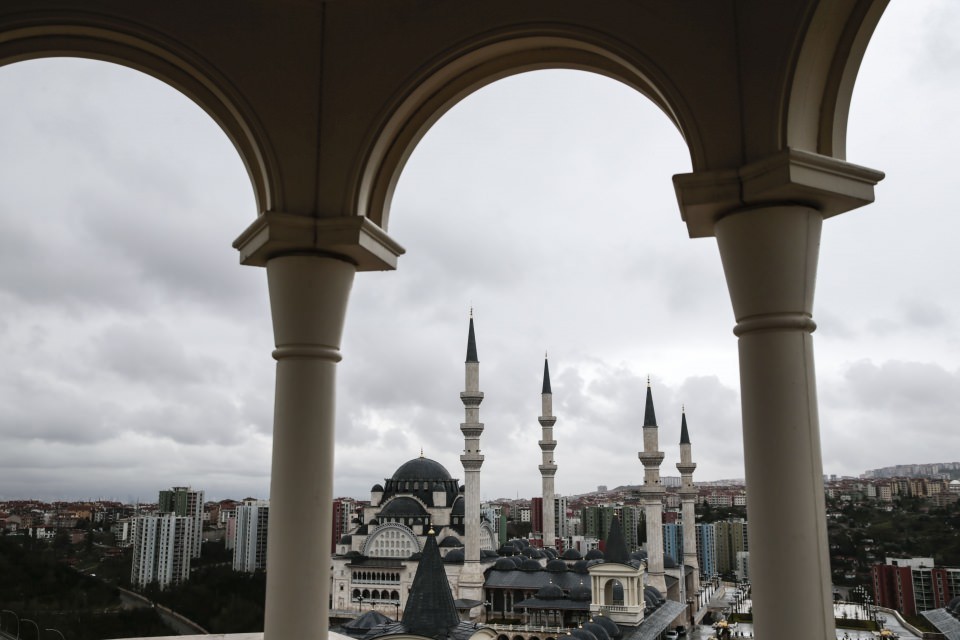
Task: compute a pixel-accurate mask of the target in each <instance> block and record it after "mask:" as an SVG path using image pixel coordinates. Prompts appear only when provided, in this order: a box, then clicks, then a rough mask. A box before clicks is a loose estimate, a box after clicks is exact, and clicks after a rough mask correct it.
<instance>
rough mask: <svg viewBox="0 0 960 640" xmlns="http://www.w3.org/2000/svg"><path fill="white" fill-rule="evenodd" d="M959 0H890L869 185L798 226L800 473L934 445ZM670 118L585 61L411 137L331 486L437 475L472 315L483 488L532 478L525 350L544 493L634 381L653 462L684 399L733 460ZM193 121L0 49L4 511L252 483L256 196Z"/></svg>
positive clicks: (266, 334) (452, 463)
mask: <svg viewBox="0 0 960 640" xmlns="http://www.w3.org/2000/svg"><path fill="white" fill-rule="evenodd" d="M958 32H960V5H958V4H957V3H956V2H955V1H954V0H940V1H924V2H919V1H914V0H911V1H910V2H898V3H892V4H891V6H890V8H889V9H888V10H887V14H886V15H885V16H884V18H883V19H882V21H881V23H880V26H879V28H878V30H877V33H876V36H875V37H874V39H873V42H872V43H871V45H870V48H869V50H868V51H867V55H866V59H865V61H864V64H863V67H862V70H861V73H860V78H859V81H858V84H857V89H856V92H855V94H854V99H853V106H852V111H851V116H850V128H849V136H848V151H847V157H848V159H849V160H850V161H851V162H854V163H857V164H862V165H866V166H868V167H871V168H876V169H880V170H882V171H885V172H886V174H887V178H886V179H885V180H884V181H883V182H881V183H880V185H879V186H878V187H877V191H876V194H877V202H876V203H875V204H873V205H871V206H869V207H866V208H863V209H860V210H856V211H853V212H850V213H847V214H844V215H842V216H840V217H837V218H833V219H831V220H829V221H828V222H827V223H826V224H825V226H824V233H823V244H822V250H821V255H820V270H819V273H820V277H819V280H818V288H817V296H816V305H815V309H814V318H815V320H816V321H817V323H818V325H819V328H818V330H817V331H816V333H815V334H814V343H815V349H816V358H817V377H818V389H819V394H820V419H821V431H822V443H823V459H824V470H825V471H826V472H827V473H835V474H849V475H858V474H860V473H862V472H863V471H864V470H866V469H870V468H876V467H880V466H886V465H893V464H898V463H914V462H945V461H953V460H960V429H958V428H957V421H958V417H960V357H958V356H960V339H958V335H960V332H958V326H960V295H958V294H960V285H958V280H960V275H958V274H960V251H958V249H957V240H956V238H957V235H958V232H960V220H958V217H957V214H958V213H960V211H958V207H957V205H956V198H955V196H954V191H955V182H956V177H955V174H956V171H957V169H956V152H955V150H956V149H958V148H960V127H958V126H957V124H956V123H957V119H958V115H960V113H958V110H957V105H958V104H960V41H958V40H957V38H956V33H958ZM689 170H690V161H689V157H688V155H687V152H686V150H685V147H684V145H683V142H682V140H681V138H680V135H679V134H678V133H677V131H676V130H675V129H674V128H673V127H672V125H671V124H670V123H669V122H668V120H667V118H666V117H665V116H664V115H663V114H661V113H660V112H659V111H658V110H657V109H656V108H655V107H654V106H653V105H652V104H651V103H649V101H647V100H646V99H645V98H644V97H642V96H640V95H639V94H637V93H635V92H633V91H632V90H631V89H629V88H627V87H625V86H623V85H620V84H618V83H616V82H614V81H612V80H609V79H606V78H602V77H599V76H594V75H590V74H586V73H580V72H570V71H544V72H537V73H532V74H524V75H522V76H516V77H513V78H508V79H505V80H502V81H500V82H497V83H495V84H494V85H491V86H489V87H487V88H485V89H482V90H480V91H478V92H477V93H475V94H473V95H471V96H469V97H467V98H466V99H465V100H464V101H463V102H461V103H460V104H458V105H457V106H456V107H454V108H453V109H452V110H451V111H450V112H449V113H448V114H447V115H446V116H444V117H443V118H442V119H441V120H440V121H439V122H438V123H437V124H436V125H435V126H434V127H433V129H431V131H430V132H429V133H428V134H427V136H426V137H425V138H424V140H423V141H422V142H421V143H420V145H419V146H418V147H417V149H416V151H415V152H414V154H413V156H412V158H411V159H410V162H409V163H408V165H407V167H406V169H405V171H404V173H403V176H402V178H401V180H400V184H399V186H398V189H397V193H396V197H395V200H394V204H393V209H392V214H391V222H390V229H389V232H390V234H391V235H392V236H393V237H394V238H395V239H396V240H397V241H399V242H400V243H401V244H402V245H403V246H404V247H405V248H406V249H407V254H406V255H405V256H403V257H402V258H401V259H400V266H399V269H398V270H397V271H395V272H389V273H363V274H359V275H358V276H357V279H356V282H355V285H354V290H353V294H352V298H351V303H350V310H349V315H348V322H347V330H346V335H345V338H344V346H343V352H344V360H343V362H342V364H341V365H340V372H339V375H340V389H339V397H338V405H339V406H338V419H339V420H338V422H339V424H338V429H337V462H336V464H337V469H336V482H335V492H336V494H337V495H348V496H354V497H359V498H366V497H369V493H368V492H369V489H370V487H371V486H372V485H373V484H374V483H376V482H382V481H383V479H384V478H385V477H388V476H390V475H391V474H392V473H393V471H394V470H395V469H396V468H397V467H398V466H400V465H401V464H402V463H403V462H405V461H406V460H408V459H410V458H413V457H416V456H418V455H419V454H420V450H421V448H422V449H423V451H424V455H426V456H427V457H430V458H433V459H436V460H438V461H440V462H441V463H443V464H444V465H445V466H446V467H447V469H449V471H450V472H451V474H452V475H453V476H454V477H459V478H462V477H463V470H462V467H461V466H460V463H459V457H458V456H459V454H460V453H461V450H462V448H463V438H462V435H461V433H460V430H459V424H460V422H461V421H462V420H463V407H462V404H461V403H460V400H459V392H460V391H461V390H462V389H463V360H464V355H465V348H466V334H467V318H468V311H469V309H470V307H471V306H473V308H474V313H475V321H476V330H477V342H478V350H479V356H480V380H481V385H480V386H481V390H482V391H484V392H485V394H486V396H485V400H484V402H483V405H482V406H481V420H482V421H483V422H484V423H485V425H486V430H485V431H484V433H483V436H482V438H481V449H482V451H483V453H484V454H485V456H486V461H485V462H484V466H483V470H482V475H481V486H482V488H481V495H482V496H483V497H484V498H489V499H494V498H498V497H516V496H520V497H530V496H533V495H537V494H538V493H539V491H540V476H539V472H538V470H537V465H538V464H539V462H540V450H539V448H538V446H537V440H538V439H539V438H540V435H541V432H540V426H539V424H538V423H537V416H538V415H539V413H540V396H539V392H540V384H541V372H542V368H543V354H544V352H545V351H549V354H550V366H551V372H552V381H553V391H554V413H555V414H556V415H557V417H558V422H557V425H556V428H555V438H556V440H557V441H558V446H557V450H556V456H555V457H556V462H557V464H558V466H559V470H558V472H557V479H556V486H557V490H558V492H560V493H563V494H568V495H572V494H576V493H583V492H587V491H591V490H594V489H596V487H597V485H600V484H605V485H608V486H610V487H614V486H617V485H621V484H627V483H639V482H640V481H641V480H642V475H643V472H642V466H641V465H640V463H639V461H638V459H637V451H638V450H639V449H640V448H641V446H642V445H641V433H640V426H641V424H642V417H643V416H642V408H643V394H644V388H645V385H646V377H647V376H648V375H649V376H651V379H652V383H653V394H654V400H655V403H656V411H657V418H658V422H659V425H660V449H661V450H662V451H664V452H665V453H666V458H665V460H664V465H663V467H662V470H661V472H662V473H663V474H664V475H677V472H676V468H675V464H676V462H677V461H678V460H679V451H678V445H677V442H678V440H679V426H680V412H681V406H682V405H686V409H687V419H688V424H689V428H690V435H691V440H692V441H693V454H694V460H695V461H696V462H697V464H698V468H697V472H696V474H695V476H694V479H695V480H715V479H721V478H739V477H742V476H743V455H742V450H743V447H742V440H741V436H740V428H739V421H740V397H739V381H738V369H737V351H736V339H735V337H734V336H733V334H732V332H731V329H732V327H733V324H734V319H733V313H732V310H731V307H730V302H729V298H728V295H727V292H726V285H725V283H724V279H723V273H722V270H721V266H720V260H719V255H718V252H717V248H716V242H715V241H714V240H713V239H711V238H707V239H699V240H690V239H689V238H688V237H687V233H686V228H685V225H684V224H683V223H682V222H681V219H680V214H679V211H678V208H677V204H676V198H675V195H674V192H673V187H672V183H671V180H670V177H671V175H673V174H675V173H685V172H688V171H689ZM256 213H257V212H256V209H255V205H254V202H253V195H252V190H251V187H250V184H249V181H248V179H247V175H246V172H245V171H244V169H243V166H242V164H241V162H240V160H239V158H238V156H237V154H236V152H235V151H234V149H233V148H232V146H231V144H230V143H229V141H228V140H227V138H226V136H225V135H224V134H223V133H222V132H221V131H220V130H219V129H218V128H217V126H216V125H215V124H214V123H213V122H212V121H211V120H210V119H209V118H208V117H207V116H206V115H205V114H204V113H203V112H202V111H201V110H200V109H199V108H198V107H196V106H195V105H194V104H192V103H191V102H189V101H188V100H187V99H186V98H184V97H183V96H181V95H180V94H178V93H177V92H176V91H174V90H173V89H171V88H169V87H167V86H165V85H163V84H162V83H160V82H159V81H156V80H154V79H152V78H149V77H147V76H144V75H142V74H139V73H137V72H135V71H132V70H129V69H125V68H122V67H118V66H113V65H109V64H106V63H101V62H92V61H81V60H38V61H30V62H23V63H18V64H14V65H10V66H7V67H3V68H0V224H2V233H0V352H2V353H3V366H2V367H0V499H9V498H17V497H22V498H26V497H37V498H42V499H58V498H63V499H72V498H98V497H103V498H114V499H120V500H135V499H143V500H156V496H157V491H158V490H160V489H162V488H165V487H169V486H172V485H181V484H188V485H192V486H193V487H194V488H198V489H205V490H206V492H207V497H208V498H222V497H233V498H242V497H245V496H248V495H249V496H256V497H267V496H268V494H269V474H270V471H269V464H270V433H271V428H272V424H271V420H272V411H273V407H272V402H273V374H274V362H273V360H272V359H271V357H270V352H271V350H272V348H273V344H272V333H271V328H270V322H269V307H268V303H267V293H266V276H265V271H264V270H262V269H259V268H253V267H241V266H238V258H237V255H236V252H235V251H234V250H233V249H232V248H231V246H230V244H231V242H232V240H233V239H234V238H235V237H236V236H237V235H238V234H239V233H240V232H241V231H242V230H243V229H244V228H245V227H246V226H247V224H248V223H249V222H250V221H251V220H252V219H253V218H254V216H255V215H256Z"/></svg>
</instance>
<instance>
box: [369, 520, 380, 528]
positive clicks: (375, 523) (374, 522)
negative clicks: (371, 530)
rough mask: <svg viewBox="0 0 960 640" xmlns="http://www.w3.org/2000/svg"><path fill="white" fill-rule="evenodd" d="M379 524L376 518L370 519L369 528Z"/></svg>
mask: <svg viewBox="0 0 960 640" xmlns="http://www.w3.org/2000/svg"><path fill="white" fill-rule="evenodd" d="M379 524H380V521H379V520H377V519H376V518H370V526H371V527H376V526H379Z"/></svg>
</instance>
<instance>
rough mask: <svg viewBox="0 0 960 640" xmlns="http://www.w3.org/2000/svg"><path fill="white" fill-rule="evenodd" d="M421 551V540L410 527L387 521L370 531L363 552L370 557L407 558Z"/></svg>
mask: <svg viewBox="0 0 960 640" xmlns="http://www.w3.org/2000/svg"><path fill="white" fill-rule="evenodd" d="M419 551H421V548H420V542H419V541H418V540H417V536H416V534H415V533H414V532H413V530H412V529H410V527H408V526H406V525H404V524H400V523H398V522H386V523H384V524H381V525H380V526H378V527H377V528H376V529H374V530H373V531H371V532H370V535H369V536H368V537H367V539H366V540H365V541H364V543H363V551H362V553H363V555H365V556H370V557H404V558H406V557H409V556H410V555H411V554H413V553H417V552H419ZM391 554H392V555H391Z"/></svg>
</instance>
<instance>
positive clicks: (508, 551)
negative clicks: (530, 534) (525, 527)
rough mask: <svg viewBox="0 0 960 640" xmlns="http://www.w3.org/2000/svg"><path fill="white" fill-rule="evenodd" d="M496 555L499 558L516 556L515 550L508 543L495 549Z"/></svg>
mask: <svg viewBox="0 0 960 640" xmlns="http://www.w3.org/2000/svg"><path fill="white" fill-rule="evenodd" d="M497 553H498V554H499V555H501V556H513V555H516V554H517V548H516V547H515V546H513V545H512V544H510V543H509V542H508V543H506V544H505V545H503V546H501V547H500V548H499V549H497Z"/></svg>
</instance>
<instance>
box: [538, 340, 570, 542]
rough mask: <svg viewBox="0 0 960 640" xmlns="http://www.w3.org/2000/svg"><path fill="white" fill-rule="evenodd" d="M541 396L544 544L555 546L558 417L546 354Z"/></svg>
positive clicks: (541, 473)
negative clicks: (555, 455)
mask: <svg viewBox="0 0 960 640" xmlns="http://www.w3.org/2000/svg"><path fill="white" fill-rule="evenodd" d="M540 398H541V401H540V408H541V415H540V417H539V418H538V420H539V421H540V427H541V428H542V429H543V439H542V440H540V451H541V452H542V455H543V460H542V463H541V464H540V475H541V476H542V478H543V546H545V547H551V548H555V547H556V546H557V543H556V540H557V527H556V515H555V514H556V511H555V505H554V486H553V479H554V476H556V475H557V464H556V462H554V460H553V450H554V449H556V448H557V441H556V440H554V439H553V425H554V424H556V422H557V418H556V416H554V415H553V391H551V389H550V365H549V363H548V362H547V356H546V354H544V356H543V390H542V391H541V392H540ZM564 515H566V514H564Z"/></svg>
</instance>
